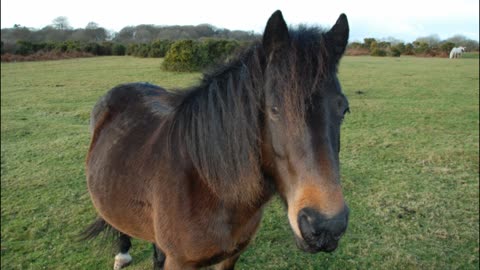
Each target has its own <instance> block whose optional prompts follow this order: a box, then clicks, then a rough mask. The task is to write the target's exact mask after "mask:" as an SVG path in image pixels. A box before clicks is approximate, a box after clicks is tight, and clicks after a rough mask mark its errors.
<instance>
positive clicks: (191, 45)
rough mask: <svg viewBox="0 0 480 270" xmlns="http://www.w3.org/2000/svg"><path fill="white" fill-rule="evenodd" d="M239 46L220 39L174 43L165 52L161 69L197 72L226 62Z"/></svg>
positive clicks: (236, 43)
mask: <svg viewBox="0 0 480 270" xmlns="http://www.w3.org/2000/svg"><path fill="white" fill-rule="evenodd" d="M240 46H241V44H240V43H239V42H237V41H232V40H222V39H205V40H202V41H194V40H181V41H176V42H174V43H173V44H172V45H171V46H170V49H169V50H168V51H167V54H166V56H165V60H164V61H163V68H164V69H165V70H170V71H199V70H201V69H204V68H206V67H208V66H211V65H213V64H215V63H218V62H223V61H226V60H227V59H228V58H229V57H230V56H231V55H232V54H233V53H234V51H236V50H237V49H238V48H239V47H240Z"/></svg>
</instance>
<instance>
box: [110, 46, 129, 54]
mask: <svg viewBox="0 0 480 270" xmlns="http://www.w3.org/2000/svg"><path fill="white" fill-rule="evenodd" d="M126 51H127V48H126V47H125V45H122V44H118V43H116V44H114V45H113V47H112V54H113V55H125V52H126Z"/></svg>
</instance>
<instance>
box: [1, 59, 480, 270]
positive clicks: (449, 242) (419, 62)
mask: <svg viewBox="0 0 480 270" xmlns="http://www.w3.org/2000/svg"><path fill="white" fill-rule="evenodd" d="M160 64H161V60H158V59H139V58H131V57H98V58H88V59H74V60H62V61H48V62H31V63H10V64H3V63H2V65H1V68H2V73H1V76H2V77H1V146H2V147H1V213H2V216H1V218H2V219H1V225H2V226H1V267H2V269H108V268H111V265H112V262H113V251H112V250H111V249H110V248H109V246H108V245H107V247H106V248H105V244H104V243H103V242H101V241H100V240H95V241H93V242H91V243H85V242H78V241H76V235H77V234H78V232H79V231H81V230H82V229H83V228H84V227H85V226H86V225H87V224H88V223H90V222H91V221H92V219H93V218H94V216H95V212H94V209H93V206H92V204H91V202H90V199H89V195H88V193H87V191H86V184H85V174H84V158H85V154H86V151H87V148H88V143H89V133H88V118H89V112H90V110H91V108H92V107H93V105H94V103H95V102H96V100H97V99H98V98H99V97H100V96H101V95H103V94H104V93H105V92H106V91H107V90H108V89H110V88H111V87H113V86H115V85H117V84H119V83H124V82H135V81H149V82H152V83H155V84H159V85H162V86H165V87H167V88H172V87H185V86H188V85H191V84H194V83H195V82H196V81H198V78H199V74H196V73H191V74H188V73H187V74H182V73H169V72H163V71H161V70H160ZM339 74H340V79H341V82H342V85H343V88H344V92H345V93H346V94H347V96H348V97H349V100H350V105H351V111H352V113H351V114H350V115H348V116H347V118H346V120H345V124H344V126H343V128H342V151H341V163H342V168H341V171H342V183H343V187H344V193H345V197H346V200H347V202H348V203H349V206H350V208H351V218H350V224H349V229H348V232H347V234H346V235H345V236H344V238H343V239H342V240H341V244H340V247H339V249H338V250H337V251H336V252H334V253H333V254H316V255H309V254H304V253H302V252H301V251H299V250H298V249H297V248H296V247H295V244H294V241H293V236H292V233H291V230H290V228H289V226H288V221H287V217H286V213H285V209H284V207H283V206H282V205H281V204H280V203H279V201H278V199H274V200H273V202H272V203H271V204H270V205H269V206H268V207H267V209H266V211H265V216H264V219H263V222H262V227H261V229H260V231H259V232H258V234H257V237H256V238H255V240H254V241H253V243H252V244H251V245H250V246H249V248H248V250H247V251H246V252H245V253H244V255H243V256H242V257H241V259H240V260H239V262H238V264H237V266H238V269H389V268H390V269H479V266H478V264H479V206H478V202H479V165H478V164H479V126H478V125H479V75H478V74H479V61H478V58H477V59H455V61H452V60H450V59H437V58H411V57H400V58H372V57H346V58H344V59H343V60H342V63H341V66H340V72H339ZM358 91H362V93H359V92H358ZM133 245H134V246H133V248H132V256H133V257H134V264H133V265H132V266H130V267H129V268H128V269H151V247H150V245H149V244H148V243H146V242H143V241H140V240H137V241H135V242H134V243H133Z"/></svg>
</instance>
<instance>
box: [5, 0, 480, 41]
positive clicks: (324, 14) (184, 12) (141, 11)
mask: <svg viewBox="0 0 480 270" xmlns="http://www.w3.org/2000/svg"><path fill="white" fill-rule="evenodd" d="M277 9H280V10H281V11H282V13H283V16H284V18H285V20H286V21H287V24H289V25H295V24H299V23H306V24H312V25H320V26H323V27H330V26H332V25H333V24H334V23H335V21H336V19H337V18H338V16H339V15H340V14H341V13H345V14H346V15H347V17H348V20H349V24H350V40H349V41H351V42H352V41H362V40H363V38H365V37H373V38H377V39H387V38H395V39H399V40H402V41H405V42H411V41H414V40H415V39H416V38H418V37H425V36H429V35H432V34H436V35H438V37H440V38H441V39H446V38H449V37H452V36H454V35H456V34H460V35H464V36H466V37H467V38H470V39H474V40H477V41H478V40H479V1H478V0H451V1H445V0H437V1H430V0H427V1H424V0H396V1H386V0H363V1H359V0H329V1H322V0H316V1H307V0H290V1H273V0H265V1H262V0H236V1H228V0H223V1H218V0H201V1H182V0H168V1H164V0H157V1H148V0H135V1H121V0H116V1H109V0H82V1H68V0H42V1H39V0H2V1H1V27H2V28H10V27H13V25H14V24H20V25H21V26H26V27H32V28H37V29H39V28H42V27H44V26H47V25H49V24H51V23H52V20H53V19H55V18H56V17H58V16H66V17H67V18H68V21H69V23H70V25H71V26H72V27H74V28H85V26H86V25H87V23H88V22H96V23H97V24H99V25H100V26H101V27H104V28H106V29H107V30H113V31H116V32H118V31H120V30H121V29H122V28H123V27H125V26H135V25H139V24H154V25H198V24H202V23H208V24H211V25H214V26H216V27H219V28H227V29H230V30H245V31H254V32H256V33H262V32H263V30H264V27H265V24H266V22H267V20H268V18H269V16H270V15H271V14H272V13H273V12H274V11H275V10H277Z"/></svg>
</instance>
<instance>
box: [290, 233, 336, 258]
mask: <svg viewBox="0 0 480 270" xmlns="http://www.w3.org/2000/svg"><path fill="white" fill-rule="evenodd" d="M295 242H296V244H297V247H298V248H299V249H300V250H301V251H304V252H308V253H312V254H314V253H318V252H327V253H330V252H333V251H334V250H335V249H337V247H338V241H333V242H330V243H328V244H327V245H324V246H318V245H309V244H308V243H307V242H306V241H305V240H303V239H302V238H300V237H298V236H295Z"/></svg>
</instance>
